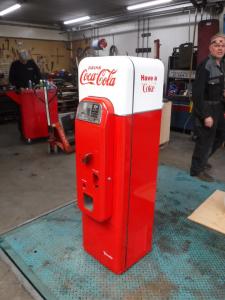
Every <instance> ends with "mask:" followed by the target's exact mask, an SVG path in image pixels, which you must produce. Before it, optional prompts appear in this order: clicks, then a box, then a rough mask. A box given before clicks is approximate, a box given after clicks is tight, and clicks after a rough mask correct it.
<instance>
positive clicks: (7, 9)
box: [0, 4, 21, 17]
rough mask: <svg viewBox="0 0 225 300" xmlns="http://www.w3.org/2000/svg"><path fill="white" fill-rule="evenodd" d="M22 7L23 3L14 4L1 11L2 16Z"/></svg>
mask: <svg viewBox="0 0 225 300" xmlns="http://www.w3.org/2000/svg"><path fill="white" fill-rule="evenodd" d="M20 7H21V4H14V5H12V6H10V7H8V8H6V9H4V10H2V11H0V16H1V17H2V16H4V15H7V14H9V13H11V12H13V11H14V10H17V9H18V8H20Z"/></svg>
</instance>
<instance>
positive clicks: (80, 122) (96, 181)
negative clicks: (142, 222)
mask: <svg viewBox="0 0 225 300" xmlns="http://www.w3.org/2000/svg"><path fill="white" fill-rule="evenodd" d="M113 114H114V110H113V105H112V103H111V102H110V101H109V100H108V99H105V98H98V97H87V98H85V99H83V100H81V102H80V103H79V106H78V110H77V115H76V121H75V127H76V130H75V140H76V170H77V174H76V176H77V189H78V206H79V208H80V209H81V211H82V212H83V213H84V214H86V215H88V216H90V217H91V218H93V219H94V220H96V221H99V222H103V221H105V220H107V219H109V218H110V216H111V214H112V184H113V181H112V166H113Z"/></svg>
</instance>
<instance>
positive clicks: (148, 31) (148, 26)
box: [147, 18, 149, 57]
mask: <svg viewBox="0 0 225 300" xmlns="http://www.w3.org/2000/svg"><path fill="white" fill-rule="evenodd" d="M147 33H148V36H147V57H148V53H149V52H148V42H149V18H148V26H147Z"/></svg>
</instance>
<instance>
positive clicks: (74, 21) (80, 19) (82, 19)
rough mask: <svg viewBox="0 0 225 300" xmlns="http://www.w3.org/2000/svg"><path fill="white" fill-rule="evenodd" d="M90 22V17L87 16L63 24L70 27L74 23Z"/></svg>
mask: <svg viewBox="0 0 225 300" xmlns="http://www.w3.org/2000/svg"><path fill="white" fill-rule="evenodd" d="M87 20H90V17H89V16H85V17H81V18H77V19H73V20H68V21H65V22H63V24H65V25H68V24H73V23H79V22H83V21H87Z"/></svg>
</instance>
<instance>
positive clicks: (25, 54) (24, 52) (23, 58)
mask: <svg viewBox="0 0 225 300" xmlns="http://www.w3.org/2000/svg"><path fill="white" fill-rule="evenodd" d="M18 54H19V60H20V61H21V62H22V63H26V62H27V61H28V59H29V58H30V55H29V52H28V51H27V50H26V49H22V50H19V53H18Z"/></svg>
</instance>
